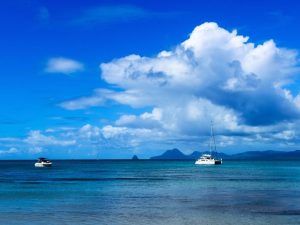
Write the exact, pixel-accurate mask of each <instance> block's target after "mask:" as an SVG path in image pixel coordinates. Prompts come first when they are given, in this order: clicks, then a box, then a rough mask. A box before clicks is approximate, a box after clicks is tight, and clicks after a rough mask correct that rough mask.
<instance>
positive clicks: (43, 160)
mask: <svg viewBox="0 0 300 225" xmlns="http://www.w3.org/2000/svg"><path fill="white" fill-rule="evenodd" d="M34 166H35V167H50V166H52V162H51V161H50V160H49V159H46V158H39V159H38V161H37V162H36V163H35V164H34Z"/></svg>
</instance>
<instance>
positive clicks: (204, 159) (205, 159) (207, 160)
mask: <svg viewBox="0 0 300 225" xmlns="http://www.w3.org/2000/svg"><path fill="white" fill-rule="evenodd" d="M212 148H214V151H215V152H216V149H217V148H216V141H215V136H214V130H213V123H212V122H211V127H210V142H209V150H210V154H203V155H202V156H201V157H200V158H199V159H197V161H196V162H195V164H197V165H216V164H222V159H215V158H214V157H213V156H212Z"/></svg>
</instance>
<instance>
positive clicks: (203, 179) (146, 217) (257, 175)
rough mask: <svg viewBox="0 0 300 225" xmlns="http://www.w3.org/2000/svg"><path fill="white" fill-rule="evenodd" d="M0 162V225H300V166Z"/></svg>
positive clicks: (293, 163)
mask: <svg viewBox="0 0 300 225" xmlns="http://www.w3.org/2000/svg"><path fill="white" fill-rule="evenodd" d="M33 165H34V161H0V224H22V225H26V224H31V225H32V224H104V225H105V224H107V225H119V224H122V225H123V224H124V225H127V224H128V225H135V224H136V225H141V224H153V225H154V224H155V225H157V224H162V225H171V224H172V225H177V224H178V225H179V224H180V225H182V224H188V225H190V224H255V225H257V224H300V162H299V161H224V164H223V165H216V166H199V165H198V166H197V165H194V162H193V161H147V160H139V161H132V160H82V161H79V160H69V161H60V160H57V161H53V167H52V168H35V167H34V166H33Z"/></svg>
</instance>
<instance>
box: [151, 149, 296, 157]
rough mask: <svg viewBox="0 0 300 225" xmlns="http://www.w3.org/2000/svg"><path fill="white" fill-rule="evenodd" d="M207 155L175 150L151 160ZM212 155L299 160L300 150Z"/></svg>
mask: <svg viewBox="0 0 300 225" xmlns="http://www.w3.org/2000/svg"><path fill="white" fill-rule="evenodd" d="M204 153H209V152H208V151H204V152H199V151H194V152H193V153H191V154H189V155H186V154H184V153H182V152H181V151H180V150H178V149H177V148H174V149H171V150H167V151H165V152H164V153H163V154H161V155H159V156H153V157H151V158H150V159H151V160H196V159H198V158H199V157H200V156H201V155H202V154H204ZM212 154H213V155H215V156H217V157H218V158H222V159H225V160H276V159H278V160H300V150H296V151H289V152H284V151H273V150H267V151H247V152H242V153H237V154H231V155H229V154H225V153H222V152H212Z"/></svg>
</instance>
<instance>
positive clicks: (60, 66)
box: [45, 57, 84, 75]
mask: <svg viewBox="0 0 300 225" xmlns="http://www.w3.org/2000/svg"><path fill="white" fill-rule="evenodd" d="M83 70H84V65H83V64H82V63H80V62H78V61H76V60H73V59H68V58H63V57H58V58H51V59H49V60H48V63H47V67H46V69H45V71H46V72H47V73H63V74H66V75H69V74H72V73H76V72H80V71H83Z"/></svg>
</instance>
